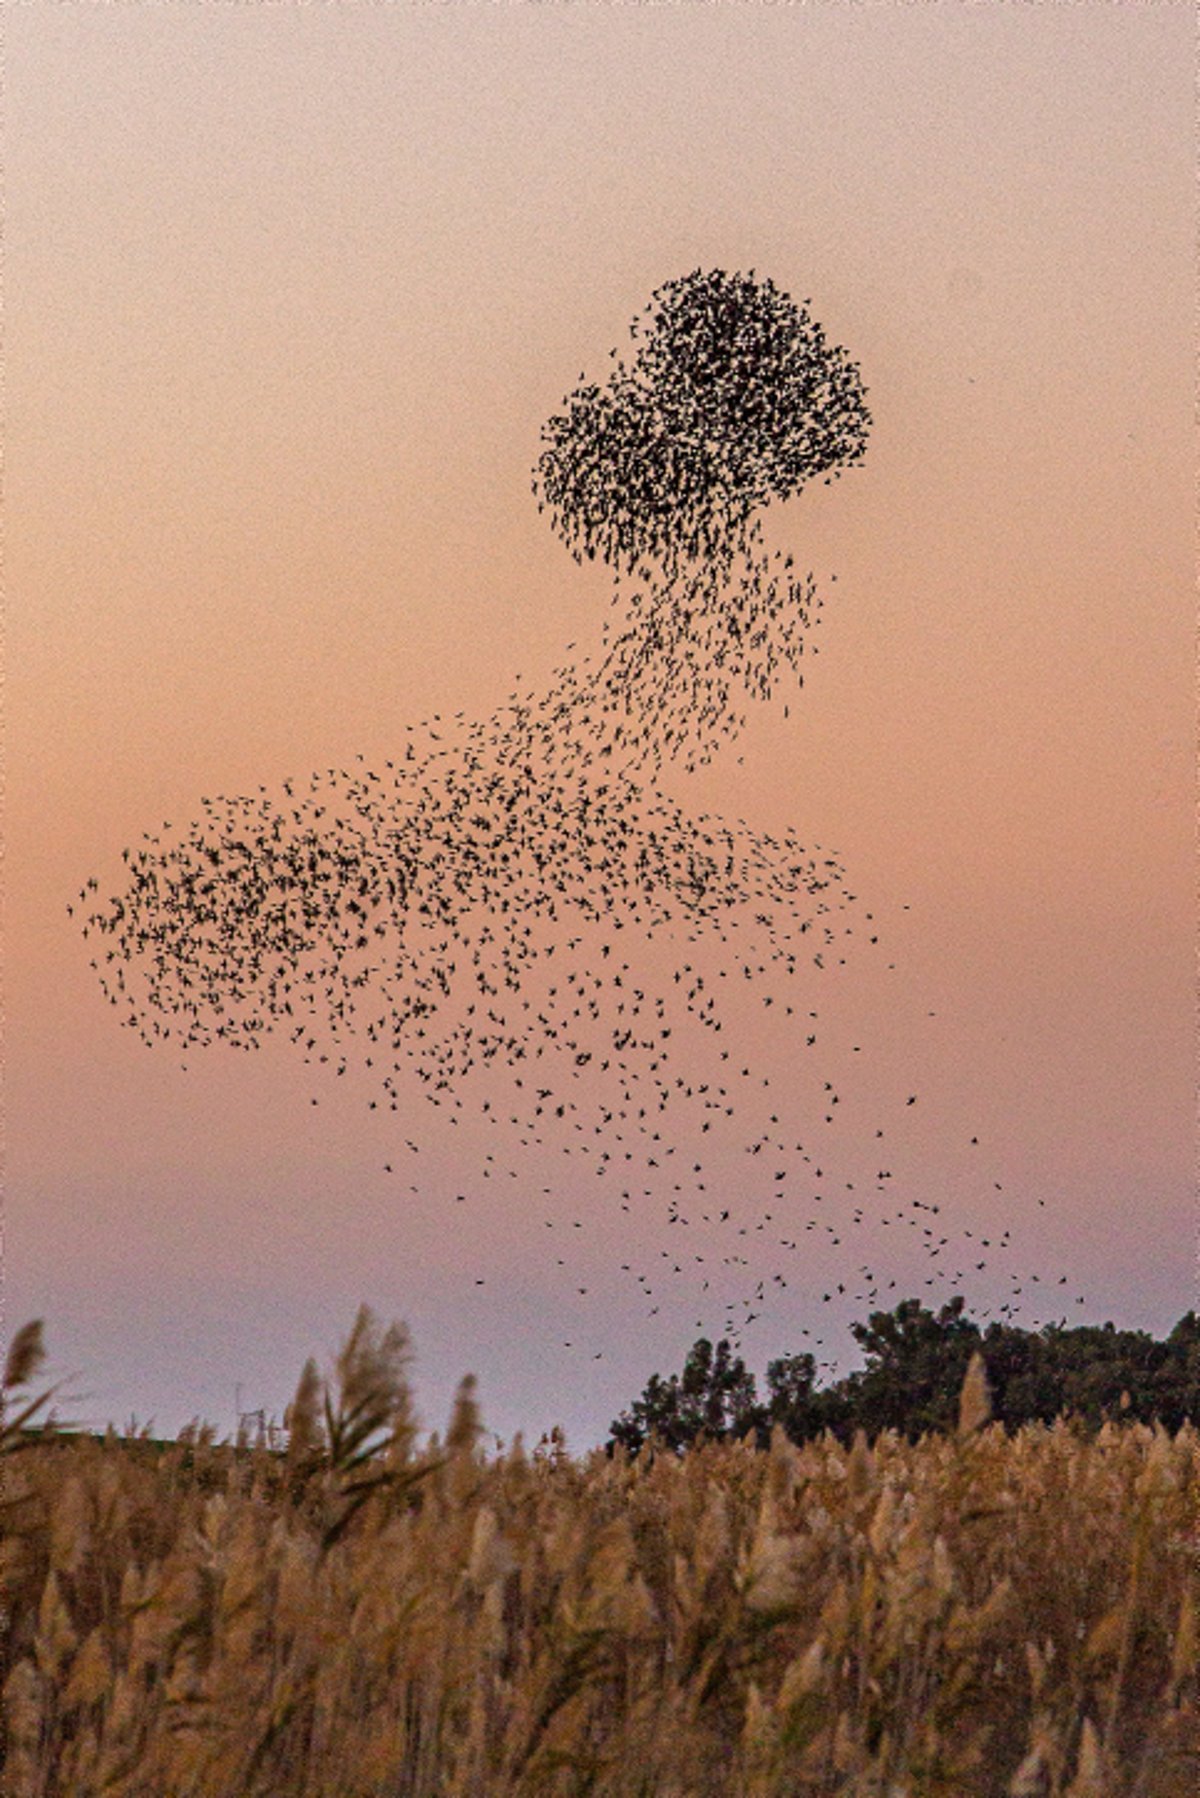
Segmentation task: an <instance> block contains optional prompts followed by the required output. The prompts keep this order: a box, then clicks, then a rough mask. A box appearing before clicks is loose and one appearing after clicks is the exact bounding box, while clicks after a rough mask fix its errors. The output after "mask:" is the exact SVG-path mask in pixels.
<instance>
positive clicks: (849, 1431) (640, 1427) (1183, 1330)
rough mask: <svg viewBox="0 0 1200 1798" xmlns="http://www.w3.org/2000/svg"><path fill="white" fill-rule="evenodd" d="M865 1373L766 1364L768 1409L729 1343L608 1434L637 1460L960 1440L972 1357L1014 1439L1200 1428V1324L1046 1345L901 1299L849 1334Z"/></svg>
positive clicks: (794, 1361)
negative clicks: (700, 1448) (660, 1448)
mask: <svg viewBox="0 0 1200 1798" xmlns="http://www.w3.org/2000/svg"><path fill="white" fill-rule="evenodd" d="M850 1327H851V1332H852V1334H853V1336H854V1339H855V1341H856V1342H857V1343H858V1344H859V1346H860V1347H861V1348H862V1349H863V1351H864V1352H865V1355H866V1366H865V1367H864V1368H862V1369H860V1370H858V1371H856V1372H854V1373H851V1374H848V1375H847V1376H846V1377H845V1378H844V1379H841V1380H838V1381H836V1382H834V1383H833V1384H832V1385H830V1386H826V1387H823V1388H819V1387H818V1386H817V1384H816V1363H815V1361H814V1359H813V1357H812V1355H810V1354H798V1355H783V1356H780V1357H779V1358H778V1359H777V1360H774V1361H772V1362H770V1363H769V1364H768V1367H767V1398H766V1402H765V1403H759V1402H758V1400H757V1398H756V1394H755V1384H754V1376H753V1374H751V1373H748V1372H747V1370H746V1368H745V1366H744V1364H743V1362H742V1361H741V1360H740V1359H738V1358H736V1357H735V1356H734V1355H733V1354H732V1351H731V1349H730V1346H729V1344H728V1343H727V1342H720V1343H718V1345H717V1348H716V1351H715V1353H714V1351H713V1347H712V1344H711V1343H710V1342H708V1341H706V1340H704V1339H703V1338H701V1340H700V1341H698V1342H697V1343H695V1344H694V1346H693V1347H692V1349H691V1350H690V1352H689V1354H688V1357H687V1361H686V1363H685V1365H684V1370H683V1373H682V1375H679V1374H672V1376H671V1377H670V1379H668V1380H664V1379H662V1378H660V1376H659V1375H658V1374H654V1375H653V1376H652V1377H651V1379H650V1381H649V1383H648V1385H647V1386H646V1389H645V1392H644V1393H643V1394H642V1397H641V1398H640V1399H639V1400H638V1401H637V1402H636V1403H635V1404H634V1406H633V1407H632V1410H631V1411H629V1412H623V1413H622V1415H621V1417H620V1418H619V1419H618V1420H617V1422H616V1423H614V1424H613V1426H612V1438H613V1440H614V1441H617V1442H623V1443H624V1444H625V1446H626V1447H627V1448H629V1449H631V1450H632V1451H634V1452H636V1451H637V1449H638V1448H640V1447H641V1445H642V1443H643V1442H645V1441H646V1439H647V1437H649V1436H650V1435H651V1434H654V1435H656V1436H657V1437H658V1439H659V1440H660V1441H661V1442H662V1443H663V1444H664V1445H666V1446H668V1447H670V1448H672V1449H674V1450H676V1451H680V1450H682V1449H684V1448H687V1447H689V1446H690V1445H691V1444H692V1443H693V1442H695V1441H696V1440H697V1439H698V1438H699V1437H700V1436H701V1435H702V1434H703V1435H706V1436H709V1437H723V1436H743V1435H744V1434H745V1433H746V1431H747V1430H749V1429H753V1430H754V1431H755V1434H756V1437H757V1440H758V1442H759V1443H760V1445H762V1446H764V1447H765V1446H766V1444H767V1443H768V1442H769V1440H770V1436H771V1430H772V1428H773V1427H774V1426H775V1425H776V1424H781V1425H782V1426H783V1428H784V1430H785V1431H786V1432H787V1435H788V1436H789V1437H790V1438H791V1440H792V1441H793V1442H798V1443H799V1442H807V1441H810V1440H811V1439H812V1438H813V1437H815V1436H819V1435H820V1434H821V1432H822V1431H823V1430H831V1431H832V1432H833V1434H834V1435H835V1436H837V1437H838V1438H839V1439H840V1440H841V1441H843V1442H846V1443H848V1442H850V1441H851V1440H852V1439H853V1436H854V1434H855V1432H856V1431H857V1430H860V1429H861V1430H864V1431H865V1432H866V1434H867V1436H868V1438H874V1437H875V1436H877V1435H878V1434H879V1432H880V1431H881V1430H897V1431H899V1432H900V1433H901V1434H903V1435H905V1436H907V1437H908V1438H909V1439H910V1440H915V1439H916V1438H917V1437H918V1436H920V1435H921V1434H923V1433H924V1432H925V1431H928V1430H953V1429H954V1428H955V1426H956V1424H957V1420H958V1399H959V1394H960V1392H961V1390H962V1383H963V1379H964V1377H965V1375H966V1371H967V1365H968V1363H969V1361H970V1358H971V1355H972V1353H973V1352H974V1351H975V1350H976V1349H978V1350H979V1351H980V1353H981V1354H982V1356H983V1362H984V1368H985V1371H986V1374H987V1381H988V1386H989V1389H990V1394H991V1404H992V1417H993V1419H994V1420H995V1421H996V1422H997V1423H1000V1424H1002V1425H1003V1426H1004V1427H1005V1428H1006V1429H1008V1430H1015V1429H1019V1428H1020V1427H1021V1425H1023V1424H1027V1423H1037V1422H1042V1423H1051V1422H1053V1420H1054V1419H1055V1418H1056V1417H1059V1416H1062V1415H1064V1414H1066V1415H1070V1416H1073V1417H1075V1418H1077V1419H1079V1421H1080V1422H1081V1423H1083V1424H1084V1425H1085V1426H1086V1427H1087V1428H1089V1429H1097V1428H1099V1426H1100V1425H1101V1424H1102V1423H1103V1422H1104V1421H1105V1419H1106V1418H1116V1419H1118V1420H1120V1419H1123V1420H1125V1421H1128V1422H1131V1423H1132V1422H1141V1423H1152V1422H1154V1421H1156V1420H1157V1421H1158V1422H1160V1423H1161V1424H1162V1425H1163V1426H1164V1427H1165V1428H1166V1429H1168V1430H1170V1431H1172V1432H1174V1431H1176V1430H1179V1429H1181V1428H1182V1426H1183V1425H1184V1424H1185V1423H1187V1422H1189V1421H1192V1422H1195V1421H1197V1420H1200V1319H1198V1318H1197V1314H1196V1312H1194V1311H1189V1312H1188V1313H1187V1314H1186V1315H1185V1316H1184V1317H1181V1318H1180V1320H1179V1322H1178V1323H1177V1324H1176V1325H1175V1327H1174V1329H1173V1330H1172V1331H1171V1333H1170V1335H1169V1336H1168V1337H1167V1338H1166V1340H1165V1341H1163V1342H1159V1341H1156V1340H1155V1338H1154V1337H1152V1336H1151V1335H1149V1334H1148V1332H1146V1331H1145V1330H1118V1329H1117V1328H1116V1327H1115V1325H1113V1324H1111V1323H1106V1324H1099V1325H1096V1324H1087V1325H1081V1326H1079V1327H1077V1328H1075V1329H1067V1328H1065V1327H1064V1326H1062V1325H1060V1324H1048V1325H1046V1326H1045V1327H1044V1328H1043V1329H1041V1330H1040V1331H1030V1330H1022V1329H1020V1328H1019V1327H1018V1326H1017V1325H1015V1324H1001V1323H991V1324H989V1325H988V1327H987V1331H986V1333H983V1334H981V1332H980V1329H979V1326H978V1325H977V1324H976V1323H975V1322H973V1320H972V1319H971V1318H969V1317H967V1316H965V1315H964V1311H963V1300H962V1298H961V1297H960V1296H956V1297H954V1298H953V1299H951V1301H950V1302H949V1304H947V1305H943V1307H942V1309H941V1310H940V1311H938V1312H933V1311H930V1310H927V1309H926V1308H925V1307H924V1306H923V1305H921V1304H920V1303H919V1302H918V1300H916V1299H904V1300H902V1301H901V1303H900V1304H898V1305H897V1306H896V1309H895V1310H894V1311H892V1312H886V1311H875V1312H872V1314H871V1316H870V1318H869V1320H868V1321H867V1322H866V1323H865V1324H863V1323H856V1324H852V1325H851V1326H850Z"/></svg>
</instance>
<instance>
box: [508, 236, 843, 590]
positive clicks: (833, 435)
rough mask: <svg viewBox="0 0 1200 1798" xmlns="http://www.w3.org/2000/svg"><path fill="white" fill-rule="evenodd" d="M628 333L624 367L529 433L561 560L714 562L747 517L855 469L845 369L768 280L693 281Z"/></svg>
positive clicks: (664, 293)
mask: <svg viewBox="0 0 1200 1798" xmlns="http://www.w3.org/2000/svg"><path fill="white" fill-rule="evenodd" d="M647 319H648V322H645V321H646V320H647ZM630 331H631V335H632V337H633V339H634V342H635V344H636V345H637V354H636V356H635V358H634V362H633V366H632V367H631V368H627V367H626V366H625V364H624V363H623V362H621V361H619V360H618V361H617V364H616V368H615V369H614V371H613V374H612V376H611V377H610V379H609V382H608V385H607V386H606V387H603V388H602V387H598V386H596V385H588V386H583V387H579V388H576V390H575V391H574V393H572V394H571V395H570V396H569V397H568V399H567V402H566V404H567V411H566V412H565V413H562V414H560V415H558V416H556V417H554V418H552V419H551V420H550V422H549V423H548V424H547V425H546V426H545V427H544V428H543V431H542V441H543V443H544V444H545V445H546V448H545V449H544V450H543V452H542V455H541V457H540V459H539V461H538V464H537V468H536V470H535V473H534V492H535V493H536V494H537V495H538V497H539V499H540V500H542V501H543V502H544V503H545V504H546V505H548V506H549V507H550V509H551V512H552V515H553V518H554V523H555V527H556V529H557V530H558V531H559V534H560V535H561V536H562V537H563V539H564V541H565V542H566V543H567V544H568V546H569V547H570V548H571V550H572V553H573V554H574V555H575V557H576V559H577V560H581V559H582V557H583V556H584V555H586V556H588V557H594V556H596V555H599V556H600V557H601V558H602V559H603V560H604V561H606V562H608V563H610V564H612V565H614V566H618V567H619V566H620V565H621V564H622V563H628V564H629V565H630V566H631V567H632V566H633V565H634V564H635V563H636V562H637V561H639V560H640V559H642V558H645V557H663V558H664V559H666V560H677V559H678V558H679V557H680V556H691V557H696V556H699V555H713V554H719V553H720V552H721V550H722V549H724V548H727V547H728V546H729V545H730V544H732V543H733V541H734V540H735V539H736V538H737V536H738V534H739V532H740V530H741V527H742V526H743V525H744V524H745V522H746V520H747V519H748V518H749V515H750V513H751V512H752V511H753V509H754V508H755V507H757V506H761V505H763V504H765V503H766V502H767V501H769V500H771V499H787V498H788V497H789V496H790V495H791V494H793V493H796V492H798V490H799V489H800V488H801V487H802V486H803V485H804V484H805V482H807V481H809V480H811V479H812V477H813V476H814V475H825V476H826V478H827V479H829V478H832V475H833V474H835V473H836V472H837V471H838V469H839V465H841V464H848V463H852V462H856V461H858V460H859V459H860V458H861V456H862V455H863V453H864V450H865V448H866V438H867V429H868V426H869V425H870V422H871V419H870V414H869V412H868V411H867V407H866V403H865V389H864V388H863V385H862V382H861V379H860V378H859V372H858V369H857V367H856V366H855V365H854V364H853V363H852V362H851V361H850V359H849V357H848V356H847V354H846V352H845V351H844V350H842V349H838V348H831V347H830V346H828V345H827V344H826V342H825V335H824V332H823V331H822V329H821V327H820V326H819V325H818V324H816V323H815V322H814V321H813V319H811V318H810V317H809V314H808V313H807V311H806V310H805V309H804V307H803V306H797V305H796V304H795V302H794V301H793V300H791V299H790V298H789V297H788V295H787V294H785V293H781V292H780V291H779V289H778V288H777V287H776V286H775V285H774V283H773V282H771V281H770V280H761V281H759V280H756V279H755V277H754V273H753V271H751V273H750V274H749V275H741V274H727V273H725V272H724V271H723V270H721V269H715V270H713V271H711V272H710V273H708V274H704V273H702V272H701V270H699V269H696V270H695V271H694V272H693V273H692V274H690V275H685V276H684V277H682V278H681V279H679V280H676V281H669V282H667V283H666V285H665V286H663V287H660V288H658V289H657V291H656V292H655V294H654V296H653V299H652V301H651V303H650V305H649V306H648V307H646V309H645V314H643V316H642V317H639V318H637V319H635V320H634V321H633V323H632V325H631V327H630ZM614 355H615V352H614Z"/></svg>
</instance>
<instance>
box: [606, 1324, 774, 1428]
mask: <svg viewBox="0 0 1200 1798" xmlns="http://www.w3.org/2000/svg"><path fill="white" fill-rule="evenodd" d="M761 1424H762V1409H761V1407H760V1406H759V1404H758V1402H757V1396H756V1392H755V1385H754V1375H753V1374H752V1373H749V1372H748V1371H747V1369H746V1365H745V1363H744V1362H743V1360H742V1359H741V1357H740V1356H735V1355H734V1353H733V1351H732V1349H731V1347H730V1345H729V1343H728V1342H727V1341H726V1340H725V1339H724V1338H722V1340H721V1341H720V1342H718V1344H717V1347H716V1352H715V1353H714V1351H713V1345H712V1343H711V1342H709V1341H708V1339H707V1337H704V1336H702V1337H701V1338H700V1339H699V1341H698V1342H695V1343H693V1345H692V1347H691V1349H690V1350H689V1351H688V1356H687V1360H686V1361H685V1362H684V1367H683V1373H682V1375H680V1374H672V1375H671V1377H670V1379H668V1380H663V1379H661V1378H660V1377H659V1375H658V1374H653V1375H651V1378H650V1380H649V1383H648V1384H647V1386H646V1389H645V1391H644V1392H643V1394H642V1396H641V1398H639V1399H636V1400H635V1401H634V1404H633V1406H632V1408H631V1409H630V1410H629V1411H623V1412H622V1413H621V1415H620V1417H619V1418H618V1419H617V1420H616V1422H615V1423H613V1424H612V1425H610V1428H611V1431H612V1439H613V1441H614V1442H620V1443H623V1444H624V1446H625V1447H626V1448H627V1449H629V1450H630V1451H631V1452H632V1453H635V1454H636V1452H637V1451H638V1449H640V1448H641V1446H642V1444H643V1443H644V1442H645V1441H646V1440H647V1438H648V1437H650V1436H655V1437H657V1438H658V1440H659V1441H660V1442H661V1443H662V1444H663V1446H664V1447H665V1448H670V1449H674V1450H676V1451H678V1450H680V1449H684V1448H688V1447H690V1446H691V1444H692V1443H693V1442H695V1441H697V1440H698V1438H699V1437H700V1436H706V1437H709V1438H711V1439H714V1440H716V1439H720V1438H722V1437H726V1436H743V1435H745V1433H746V1431H747V1430H750V1429H753V1430H756V1431H757V1430H758V1429H759V1428H760V1427H761Z"/></svg>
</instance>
